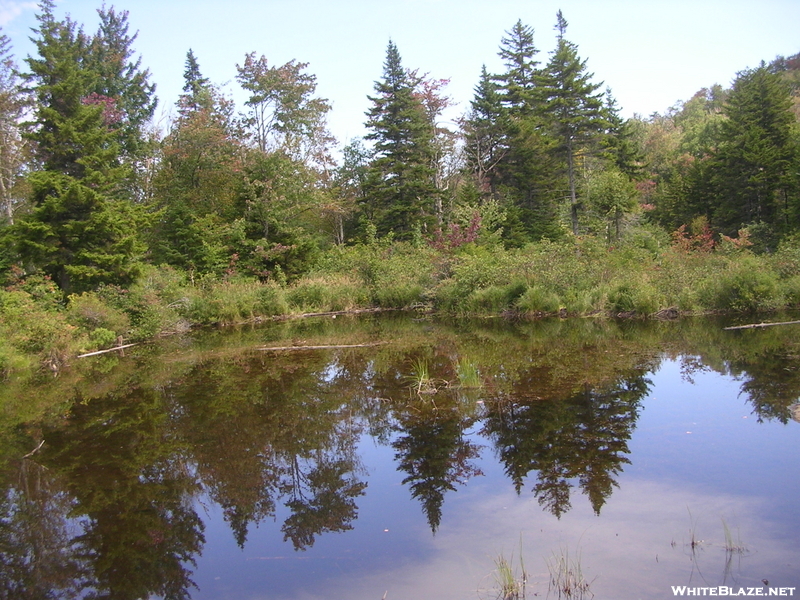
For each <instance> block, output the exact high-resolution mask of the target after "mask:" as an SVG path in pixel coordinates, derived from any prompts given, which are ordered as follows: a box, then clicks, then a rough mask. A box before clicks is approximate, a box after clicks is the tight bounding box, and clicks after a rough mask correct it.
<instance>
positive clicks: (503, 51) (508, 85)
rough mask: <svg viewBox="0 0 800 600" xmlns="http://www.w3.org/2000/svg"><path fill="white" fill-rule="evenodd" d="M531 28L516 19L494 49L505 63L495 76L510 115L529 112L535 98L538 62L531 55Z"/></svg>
mask: <svg viewBox="0 0 800 600" xmlns="http://www.w3.org/2000/svg"><path fill="white" fill-rule="evenodd" d="M533 33H534V30H533V28H532V27H530V26H529V25H525V24H523V23H522V20H518V21H517V22H516V23H515V24H514V27H512V28H511V31H507V32H506V36H507V37H504V38H502V40H501V41H500V51H499V52H498V54H499V56H500V58H501V59H503V63H504V64H505V66H506V72H505V73H503V74H502V75H497V76H496V80H497V81H498V83H499V84H500V89H501V90H502V92H501V94H502V97H503V104H504V105H505V106H506V107H507V108H508V109H509V110H510V112H511V114H513V115H520V114H521V115H526V114H530V112H531V110H532V109H533V106H534V104H536V99H535V97H534V91H535V88H536V85H537V80H538V76H539V69H538V66H539V61H537V60H536V59H535V56H536V55H537V54H538V53H539V50H538V49H537V48H536V46H535V45H534V43H533Z"/></svg>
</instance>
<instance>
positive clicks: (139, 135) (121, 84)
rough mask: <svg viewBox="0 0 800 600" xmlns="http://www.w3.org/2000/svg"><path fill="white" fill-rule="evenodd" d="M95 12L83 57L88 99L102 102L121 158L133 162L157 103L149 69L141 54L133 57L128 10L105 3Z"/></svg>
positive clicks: (143, 144) (142, 147) (141, 149)
mask: <svg viewBox="0 0 800 600" xmlns="http://www.w3.org/2000/svg"><path fill="white" fill-rule="evenodd" d="M97 12H98V15H99V16H100V27H99V29H98V31H97V33H96V34H95V35H94V37H93V38H92V39H91V42H90V46H89V56H88V60H87V68H88V69H90V70H91V71H93V72H94V74H95V81H94V83H93V85H92V87H91V90H90V94H89V95H88V98H89V100H90V101H93V102H95V103H98V104H99V103H102V104H103V108H104V112H105V115H104V116H105V119H106V121H107V123H108V125H109V126H110V128H111V129H113V130H114V131H115V132H116V136H117V141H118V143H119V145H120V150H121V153H122V155H123V157H124V158H125V160H126V161H127V162H129V163H135V162H136V161H137V160H138V159H140V158H141V157H142V156H143V155H144V154H145V153H146V152H147V141H148V140H147V134H146V131H145V128H146V126H147V123H148V122H149V121H150V119H151V118H152V117H153V113H154V112H155V109H156V105H157V104H158V99H157V98H156V97H155V89H156V86H155V84H153V83H150V81H149V79H150V71H149V70H148V69H142V66H141V65H142V59H141V57H139V58H136V59H134V58H133V48H132V46H133V42H135V41H136V37H137V36H138V33H134V34H133V35H130V34H129V33H128V12H127V11H122V12H117V11H116V10H115V9H114V7H111V8H106V7H105V6H103V7H102V8H100V9H98V11H97Z"/></svg>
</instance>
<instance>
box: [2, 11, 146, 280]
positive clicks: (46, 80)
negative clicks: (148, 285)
mask: <svg viewBox="0 0 800 600" xmlns="http://www.w3.org/2000/svg"><path fill="white" fill-rule="evenodd" d="M53 7H54V3H53V2H52V1H51V0H45V1H44V2H43V3H42V12H41V13H40V14H39V15H37V19H38V21H39V28H38V29H36V30H34V31H35V33H37V34H38V38H37V39H35V40H34V42H35V44H36V47H37V50H38V56H39V57H38V58H35V57H29V58H28V59H27V62H28V66H29V69H30V73H28V74H26V76H25V78H26V80H27V82H28V84H29V85H31V88H32V91H33V93H34V95H35V97H36V99H37V101H38V103H37V105H36V111H35V113H34V120H33V122H32V123H30V133H29V138H30V139H31V140H32V141H33V142H34V143H35V151H36V153H37V156H38V159H39V164H40V165H41V170H39V171H34V172H32V173H31V174H30V176H29V182H30V186H31V190H32V200H33V204H34V209H33V211H32V213H31V214H30V215H29V216H28V217H27V218H26V219H24V220H23V221H21V222H19V223H18V224H16V225H15V231H16V235H17V239H18V249H19V252H20V255H21V257H22V258H23V259H24V260H25V261H26V263H27V265H28V266H31V267H34V268H40V269H42V270H44V272H45V273H47V274H48V275H50V276H51V277H53V279H54V281H56V283H57V284H58V285H59V286H60V287H61V289H62V290H64V291H65V292H67V293H69V292H73V291H82V290H86V289H90V288H92V287H94V286H96V285H98V284H100V283H121V284H125V283H129V282H130V281H132V279H133V278H134V277H135V276H136V274H137V272H138V267H137V262H136V254H137V253H138V251H139V246H138V244H137V242H136V239H135V234H136V230H137V227H136V223H135V211H134V209H133V208H132V207H131V206H130V204H129V203H128V202H127V201H126V200H124V199H119V197H120V194H119V189H120V187H121V181H122V179H123V174H124V170H123V169H122V168H121V167H120V161H119V152H120V150H119V144H118V142H117V137H116V134H115V132H114V131H113V130H112V129H111V127H110V122H109V120H108V119H107V113H106V109H107V106H106V105H105V104H103V103H96V102H93V101H92V99H91V98H90V97H89V96H88V93H89V90H90V89H91V88H92V85H93V84H95V83H96V82H97V80H98V75H97V73H95V72H94V71H92V70H91V69H90V68H89V66H88V64H89V62H90V61H89V48H90V39H89V38H88V37H87V36H86V35H85V34H84V33H83V30H82V29H81V28H80V27H78V26H77V24H76V23H75V22H73V21H72V20H70V19H69V18H66V19H64V20H63V21H58V20H56V18H55V16H54V14H53Z"/></svg>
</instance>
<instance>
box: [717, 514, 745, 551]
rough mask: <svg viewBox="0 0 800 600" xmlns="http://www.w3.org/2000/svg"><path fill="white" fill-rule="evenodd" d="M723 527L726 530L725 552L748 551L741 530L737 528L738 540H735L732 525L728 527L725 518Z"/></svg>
mask: <svg viewBox="0 0 800 600" xmlns="http://www.w3.org/2000/svg"><path fill="white" fill-rule="evenodd" d="M722 529H723V531H724V532H725V552H727V553H728V554H744V553H745V552H747V547H746V546H745V545H744V544H743V543H742V538H741V536H740V535H739V530H738V529H737V530H736V540H734V539H733V534H731V530H730V527H728V524H727V523H726V522H725V519H724V518H723V519H722Z"/></svg>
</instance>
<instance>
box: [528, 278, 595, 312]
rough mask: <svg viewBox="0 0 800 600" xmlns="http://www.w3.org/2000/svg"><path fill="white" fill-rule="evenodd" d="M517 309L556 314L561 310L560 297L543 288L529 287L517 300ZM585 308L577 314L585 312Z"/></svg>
mask: <svg viewBox="0 0 800 600" xmlns="http://www.w3.org/2000/svg"><path fill="white" fill-rule="evenodd" d="M517 308H519V309H520V310H524V311H525V312H530V313H540V312H541V313H554V312H557V311H558V310H559V309H560V308H561V301H560V299H559V297H558V296H557V295H556V294H554V293H553V292H551V291H549V290H546V289H544V288H543V287H541V286H538V285H534V286H531V287H529V288H528V289H527V290H526V291H525V293H524V294H523V295H522V296H520V297H519V299H518V300H517ZM584 311H585V306H582V307H581V308H580V310H578V311H576V312H584Z"/></svg>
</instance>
